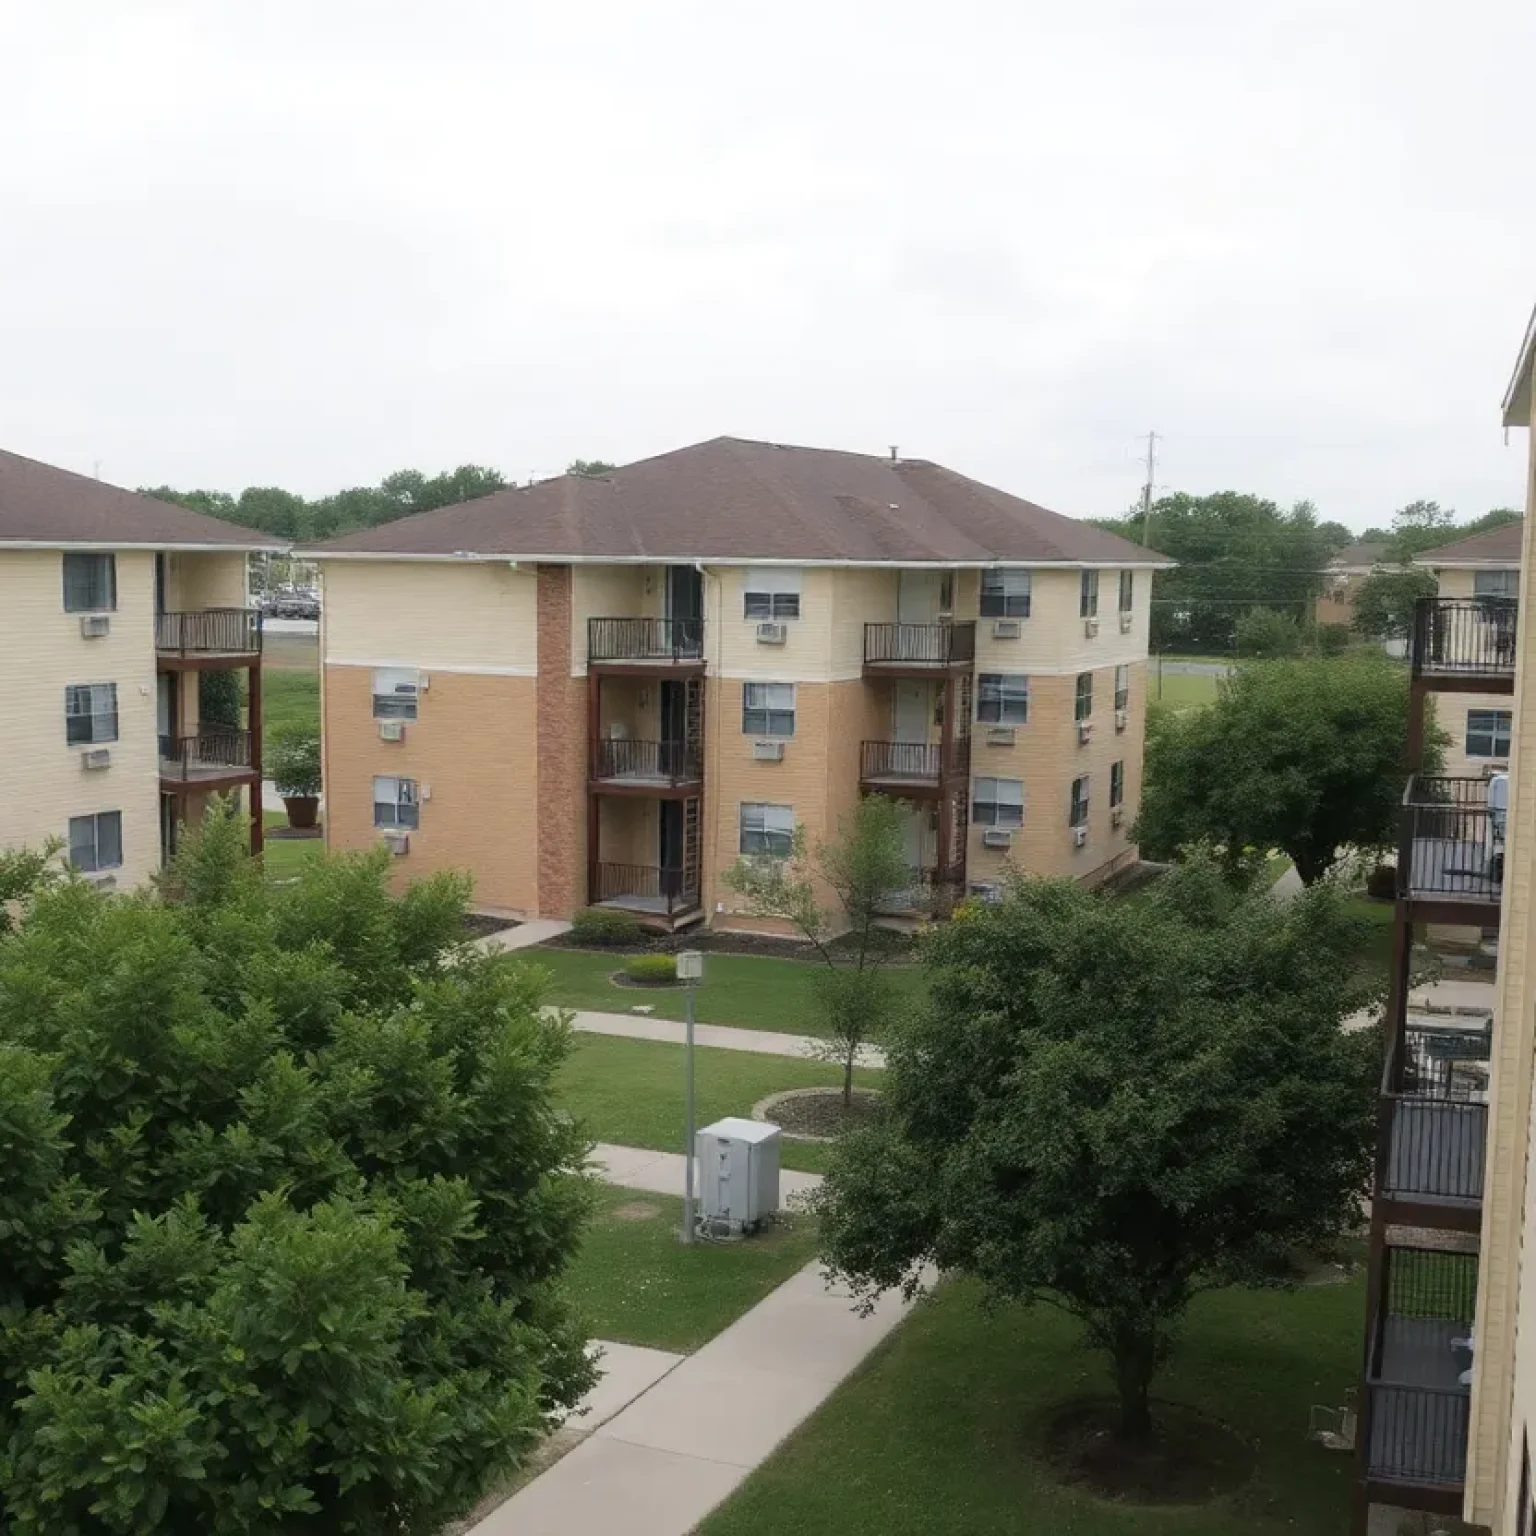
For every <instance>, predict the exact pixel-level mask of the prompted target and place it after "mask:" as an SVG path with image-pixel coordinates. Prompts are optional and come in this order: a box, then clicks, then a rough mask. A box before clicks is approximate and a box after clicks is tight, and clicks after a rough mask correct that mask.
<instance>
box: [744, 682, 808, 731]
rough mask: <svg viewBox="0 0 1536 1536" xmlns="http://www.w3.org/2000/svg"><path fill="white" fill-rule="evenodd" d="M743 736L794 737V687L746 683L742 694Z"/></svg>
mask: <svg viewBox="0 0 1536 1536" xmlns="http://www.w3.org/2000/svg"><path fill="white" fill-rule="evenodd" d="M741 734H742V735H743V736H793V735H794V734H795V685H794V684H793V683H745V684H743V686H742V690H741Z"/></svg>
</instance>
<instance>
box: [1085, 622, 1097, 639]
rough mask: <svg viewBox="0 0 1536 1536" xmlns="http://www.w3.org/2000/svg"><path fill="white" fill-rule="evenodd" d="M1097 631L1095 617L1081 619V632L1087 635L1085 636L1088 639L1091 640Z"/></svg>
mask: <svg viewBox="0 0 1536 1536" xmlns="http://www.w3.org/2000/svg"><path fill="white" fill-rule="evenodd" d="M1098 632H1099V621H1098V620H1097V619H1084V620H1083V633H1084V634H1085V635H1087V637H1088V638H1089V639H1090V640H1092V639H1093V637H1094V636H1095V635H1096V634H1098Z"/></svg>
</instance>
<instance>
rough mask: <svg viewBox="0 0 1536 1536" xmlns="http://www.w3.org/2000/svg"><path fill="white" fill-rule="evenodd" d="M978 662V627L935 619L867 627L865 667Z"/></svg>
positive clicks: (865, 627)
mask: <svg viewBox="0 0 1536 1536" xmlns="http://www.w3.org/2000/svg"><path fill="white" fill-rule="evenodd" d="M975 659H976V625H975V622H974V621H973V620H970V619H965V620H962V621H960V622H958V623H957V622H956V621H955V620H953V619H936V620H935V621H934V622H933V623H931V624H900V623H896V624H866V625H865V626H864V663H865V665H866V666H890V667H953V666H959V665H961V664H963V663H965V662H970V661H975Z"/></svg>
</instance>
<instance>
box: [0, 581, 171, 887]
mask: <svg viewBox="0 0 1536 1536" xmlns="http://www.w3.org/2000/svg"><path fill="white" fill-rule="evenodd" d="M154 611H155V587H154V556H153V555H151V554H148V553H119V554H118V556H117V608H116V611H115V612H113V614H112V616H111V619H112V623H111V631H110V633H109V634H107V635H104V636H102V637H101V638H99V639H95V640H85V639H82V638H81V635H80V615H79V614H77V613H66V612H65V611H64V598H63V564H62V556H61V554H60V553H59V551H57V550H36V551H33V550H15V551H5V550H0V647H3V650H4V653H5V655H6V658H7V660H6V666H5V670H4V675H3V676H0V720H3V721H4V724H5V769H4V782H5V790H6V792H5V794H4V795H0V847H19V846H22V845H31V846H34V847H35V846H37V845H39V844H41V843H43V842H44V841H45V840H47V839H48V838H55V837H56V838H67V836H68V833H69V819H70V817H72V816H83V815H86V814H88V813H92V812H96V811H121V812H122V817H123V864H122V868H121V869H118V870H115V871H113V873H114V875H115V877H116V879H117V882H118V885H119V886H120V887H122V888H124V889H126V888H127V887H129V886H134V885H138V884H141V883H142V882H143V881H144V880H146V879H148V877H149V876H150V875H151V874H153V873H154V872H155V871H156V870H157V869H158V868H159V867H160V763H159V752H158V749H157V746H156V734H157V733H156V729H155V645H154ZM71 683H116V684H117V712H118V736H117V740H116V741H115V742H112V743H110V744H108V745H110V749H111V752H112V766H111V767H110V768H105V769H96V770H92V771H87V770H85V769H83V768H82V767H81V766H80V753H81V751H82V748H80V747H78V746H70V745H68V743H67V742H66V741H65V734H64V733H65V727H64V689H65V687H66V686H68V685H69V684H71Z"/></svg>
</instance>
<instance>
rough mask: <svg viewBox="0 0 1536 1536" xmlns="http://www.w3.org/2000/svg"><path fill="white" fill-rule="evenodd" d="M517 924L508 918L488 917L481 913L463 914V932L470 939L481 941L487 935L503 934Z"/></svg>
mask: <svg viewBox="0 0 1536 1536" xmlns="http://www.w3.org/2000/svg"><path fill="white" fill-rule="evenodd" d="M516 927H517V924H516V923H515V922H514V921H513V920H512V919H511V918H510V917H488V916H486V914H485V913H483V912H466V913H465V914H464V932H465V933H466V934H468V935H469V937H470V938H472V939H483V938H484V937H485V936H486V934H488V933H505V932H506V931H507V929H508V928H516Z"/></svg>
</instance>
